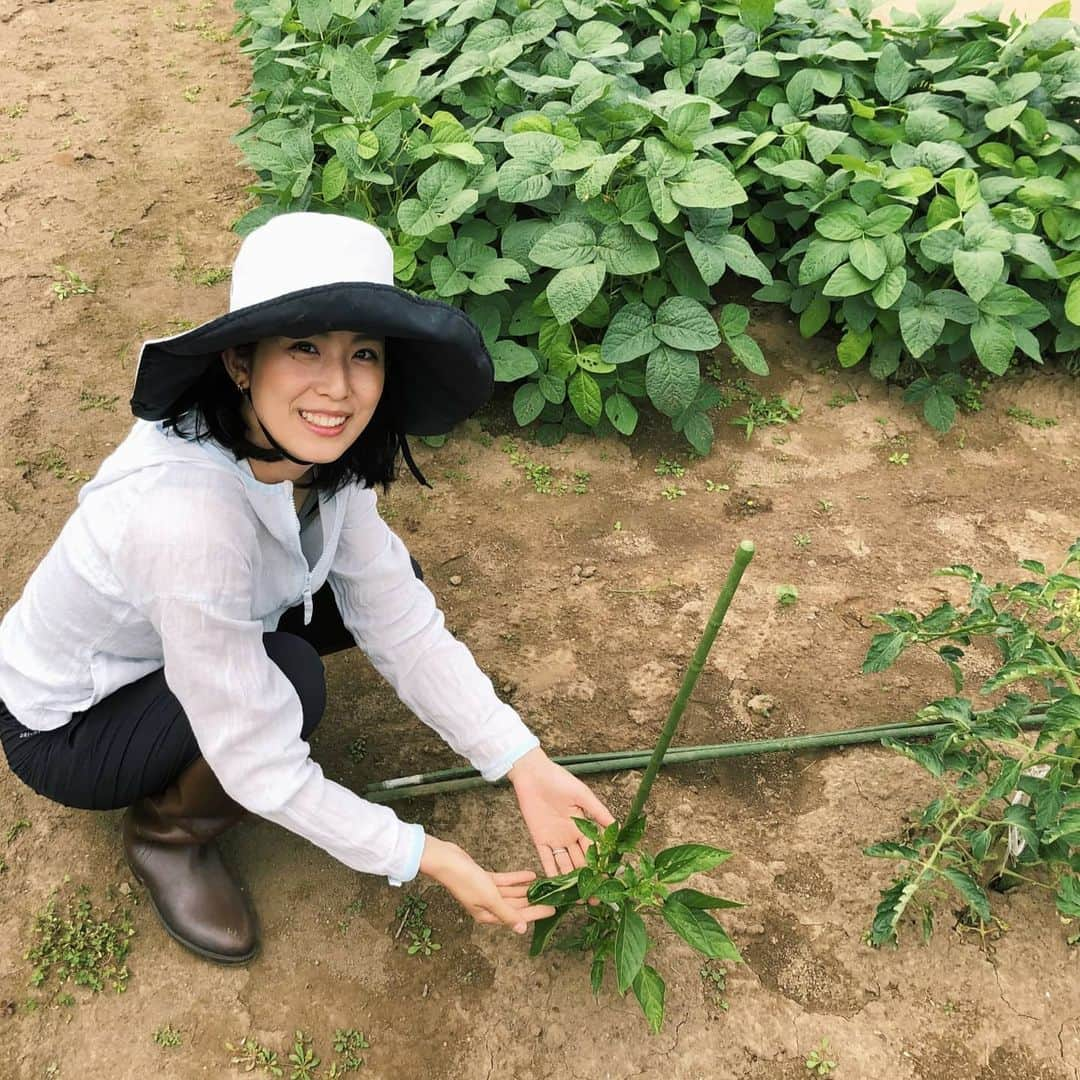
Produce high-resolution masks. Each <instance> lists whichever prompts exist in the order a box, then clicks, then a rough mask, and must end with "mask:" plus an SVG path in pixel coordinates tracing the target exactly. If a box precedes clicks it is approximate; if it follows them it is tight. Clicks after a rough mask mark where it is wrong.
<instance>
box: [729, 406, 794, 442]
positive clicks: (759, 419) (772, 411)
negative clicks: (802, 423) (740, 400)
mask: <svg viewBox="0 0 1080 1080" xmlns="http://www.w3.org/2000/svg"><path fill="white" fill-rule="evenodd" d="M802 414H803V410H802V408H801V407H800V406H798V405H792V404H791V402H790V401H788V400H787V398H783V397H779V396H773V397H771V398H766V397H760V396H758V397H754V398H751V399H750V401H749V407H748V408H747V410H746V412H745V413H744V414H743V415H742V416H737V417H736V418H735V419H734V420H732V421H731V422H732V423H733V424H734V425H735V426H736V427H741V428H742V429H743V430H744V431H745V432H746V437H747V438H748V439H749V438H750V436H751V435H753V433H754V429H755V428H759V427H768V426H769V425H770V424H787V423H790V422H792V421H794V420H798V419H799V417H800V416H802Z"/></svg>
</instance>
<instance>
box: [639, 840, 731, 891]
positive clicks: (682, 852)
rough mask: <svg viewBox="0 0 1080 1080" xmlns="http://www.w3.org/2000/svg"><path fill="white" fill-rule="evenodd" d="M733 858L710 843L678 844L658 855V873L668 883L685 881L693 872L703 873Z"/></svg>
mask: <svg viewBox="0 0 1080 1080" xmlns="http://www.w3.org/2000/svg"><path fill="white" fill-rule="evenodd" d="M730 858H731V852H730V851H723V850H721V849H720V848H717V847H713V846H712V845H710V844H678V845H677V846H675V847H670V848H665V849H664V850H663V851H661V852H660V853H659V854H658V855H657V856H656V875H657V877H658V878H659V879H660V880H661V881H663V882H664V883H666V884H669V885H670V884H671V883H673V882H676V881H685V880H686V879H687V878H688V877H689V876H690V875H691V874H699V873H703V872H704V871H706V870H711V869H712V868H713V867H714V866H719V865H720V864H721V863H722V862H725V861H726V860H728V859H730Z"/></svg>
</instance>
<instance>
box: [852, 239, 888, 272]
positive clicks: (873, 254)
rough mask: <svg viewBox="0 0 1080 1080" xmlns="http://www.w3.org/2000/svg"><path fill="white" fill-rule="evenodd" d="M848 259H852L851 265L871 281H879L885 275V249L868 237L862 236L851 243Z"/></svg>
mask: <svg viewBox="0 0 1080 1080" xmlns="http://www.w3.org/2000/svg"><path fill="white" fill-rule="evenodd" d="M848 258H849V259H851V265H852V266H854V267H855V269H856V270H858V271H859V273H860V274H862V276H863V277H865V278H869V279H870V280H871V281H877V280H878V278H880V277H881V275H882V274H884V273H885V268H886V265H887V263H886V260H885V249H884V248H883V247H882V246H881V245H880V244H879V243H877V242H876V241H874V240H871V239H869V238H868V237H865V236H861V237H859V239H858V240H853V241H852V242H851V247H850V248H849V251H848Z"/></svg>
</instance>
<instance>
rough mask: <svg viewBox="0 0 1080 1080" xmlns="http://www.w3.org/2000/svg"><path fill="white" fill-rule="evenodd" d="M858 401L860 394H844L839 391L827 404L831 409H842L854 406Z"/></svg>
mask: <svg viewBox="0 0 1080 1080" xmlns="http://www.w3.org/2000/svg"><path fill="white" fill-rule="evenodd" d="M858 400H859V396H858V394H852V393H850V392H848V393H846V394H844V393H841V392H840V391H839V390H838V391H837V392H836V393H835V394H833V396H832V397H831V398H829V400H828V401H826V402H825V404H826V405H828V406H829V408H830V409H842V408H843V407H844V406H845V405H854V404H855V402H856V401H858Z"/></svg>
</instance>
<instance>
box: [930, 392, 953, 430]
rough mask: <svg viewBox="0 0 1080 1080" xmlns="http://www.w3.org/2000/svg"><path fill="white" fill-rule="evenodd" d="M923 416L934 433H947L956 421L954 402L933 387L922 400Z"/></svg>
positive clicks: (944, 393) (948, 395)
mask: <svg viewBox="0 0 1080 1080" xmlns="http://www.w3.org/2000/svg"><path fill="white" fill-rule="evenodd" d="M923 416H924V417H925V418H926V422H927V423H928V424H929V425H930V426H931V427H932V428H933V429H934V430H935V431H948V430H949V428H951V427H952V426H953V422H954V421H955V420H956V401H955V400H954V399H953V398H952V396H951V395H950V394H947V393H946V392H945V391H944V390H942V389H941V387H939V386H935V387H934V388H933V389H932V390H931V391H930V393H928V394H927V395H926V397H925V398H924V399H923Z"/></svg>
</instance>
